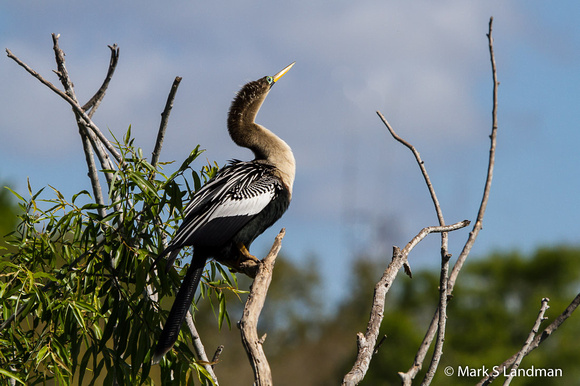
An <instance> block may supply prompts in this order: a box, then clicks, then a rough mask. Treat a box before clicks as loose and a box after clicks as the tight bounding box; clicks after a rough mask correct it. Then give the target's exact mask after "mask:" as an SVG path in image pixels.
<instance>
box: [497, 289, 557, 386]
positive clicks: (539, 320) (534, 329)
mask: <svg viewBox="0 0 580 386" xmlns="http://www.w3.org/2000/svg"><path fill="white" fill-rule="evenodd" d="M549 301H550V299H548V298H543V299H542V306H541V307H540V312H538V317H537V318H536V321H535V323H534V326H533V327H532V331H530V334H529V335H528V339H526V342H525V343H524V346H523V347H522V349H521V350H520V352H519V353H518V356H517V357H516V360H515V361H514V364H513V365H512V366H511V369H512V370H517V369H518V367H520V364H521V363H522V359H524V356H525V355H524V352H526V351H527V350H528V348H529V347H530V345H531V344H532V341H533V340H534V337H535V336H536V334H537V333H538V330H539V329H540V324H541V323H542V322H543V321H544V320H545V319H546V318H545V317H544V314H545V313H546V310H547V309H548V308H550V306H549V305H548V302H549ZM512 379H513V373H512V372H510V375H509V376H508V378H507V379H506V380H505V382H504V385H505V386H507V385H509V384H510V383H511V381H512Z"/></svg>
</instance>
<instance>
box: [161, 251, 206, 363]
mask: <svg viewBox="0 0 580 386" xmlns="http://www.w3.org/2000/svg"><path fill="white" fill-rule="evenodd" d="M205 261H206V259H205V258H199V257H196V256H195V254H194V256H193V258H192V259H191V265H190V266H189V269H188V270H187V273H186V274H185V277H184V278H183V282H182V283H181V287H179V291H178V292H177V296H176V297H175V301H174V302H173V306H172V307H171V311H169V316H168V317H167V321H166V322H165V326H163V331H162V332H161V335H160V336H159V340H158V342H157V347H156V348H155V354H154V355H153V363H154V364H155V363H158V362H159V361H161V358H163V356H164V355H165V353H167V351H169V350H170V349H171V347H173V345H174V344H175V342H176V341H177V337H178V336H179V330H181V325H182V324H183V321H184V320H185V315H186V314H187V311H188V310H189V307H190V306H191V302H192V301H193V296H194V295H195V291H196V289H197V287H198V285H199V281H200V279H201V274H202V273H203V268H204V266H205Z"/></svg>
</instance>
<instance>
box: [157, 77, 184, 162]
mask: <svg viewBox="0 0 580 386" xmlns="http://www.w3.org/2000/svg"><path fill="white" fill-rule="evenodd" d="M181 79H182V78H181V77H180V76H176V77H175V80H174V81H173V85H172V86H171V91H170V92H169V95H168V96H167V102H166V103H165V108H164V109H163V112H162V113H161V124H160V125H159V131H158V133H157V140H156V141H155V149H154V150H153V153H152V154H151V165H153V167H155V166H157V162H159V155H160V154H161V146H163V139H164V138H165V130H166V129H167V122H168V121H169V114H171V109H172V108H173V101H174V100H175V94H176V93H177V88H178V87H179V83H181Z"/></svg>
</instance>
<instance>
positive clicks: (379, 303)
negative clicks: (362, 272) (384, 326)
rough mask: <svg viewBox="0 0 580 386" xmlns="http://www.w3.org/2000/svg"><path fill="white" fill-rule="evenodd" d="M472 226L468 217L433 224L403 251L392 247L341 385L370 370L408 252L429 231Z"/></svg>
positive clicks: (353, 383) (423, 230) (359, 377)
mask: <svg viewBox="0 0 580 386" xmlns="http://www.w3.org/2000/svg"><path fill="white" fill-rule="evenodd" d="M467 225H469V221H468V220H464V221H461V222H458V223H455V224H452V225H447V226H432V227H426V228H423V229H422V230H421V231H420V232H419V233H418V234H417V235H416V236H415V237H413V239H412V240H411V241H409V242H408V243H407V245H406V246H405V248H403V250H401V249H399V248H398V247H393V257H392V260H391V262H390V263H389V265H388V266H387V269H386V270H385V271H384V272H383V276H382V277H381V279H380V280H379V282H378V283H377V284H376V285H375V292H374V295H373V305H372V307H371V312H370V318H369V323H368V324H367V330H366V332H365V334H364V335H363V334H362V333H360V332H359V333H358V334H357V347H358V353H357V358H356V361H355V363H354V366H353V367H352V369H351V370H350V372H349V373H348V374H346V375H345V377H344V378H343V380H342V385H349V386H350V385H356V384H358V383H359V382H360V381H361V380H362V379H363V378H364V376H365V374H366V373H367V371H368V368H369V365H370V361H371V359H372V356H373V355H374V352H375V349H374V348H375V346H376V343H377V338H378V336H379V328H380V326H381V323H382V321H383V317H384V310H385V297H386V295H387V293H388V291H389V289H390V288H391V285H392V284H393V282H394V281H395V278H396V277H397V274H398V272H399V270H400V269H401V267H402V266H403V265H404V264H405V263H406V261H407V258H408V255H409V253H410V252H411V251H412V250H413V248H415V246H416V245H417V244H419V242H421V240H423V239H424V238H425V237H426V236H427V235H428V234H430V233H434V232H451V231H454V230H457V229H461V228H464V227H466V226H467Z"/></svg>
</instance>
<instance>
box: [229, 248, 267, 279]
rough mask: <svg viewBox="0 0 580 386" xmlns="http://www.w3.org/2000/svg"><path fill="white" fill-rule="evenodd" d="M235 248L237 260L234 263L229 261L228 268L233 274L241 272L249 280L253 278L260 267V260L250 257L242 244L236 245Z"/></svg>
mask: <svg viewBox="0 0 580 386" xmlns="http://www.w3.org/2000/svg"><path fill="white" fill-rule="evenodd" d="M236 248H237V250H238V252H239V253H238V259H237V260H236V261H235V262H233V261H231V262H230V264H228V266H229V267H230V269H232V271H234V272H241V273H244V274H245V275H247V276H249V277H251V278H255V277H256V274H257V272H258V267H259V266H260V260H259V259H258V258H256V256H254V255H252V254H251V253H250V251H248V248H246V246H245V245H244V244H242V243H236ZM231 263H233V264H231ZM232 265H233V266H232Z"/></svg>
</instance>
